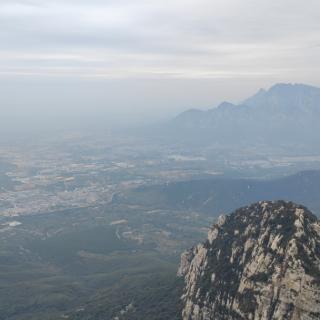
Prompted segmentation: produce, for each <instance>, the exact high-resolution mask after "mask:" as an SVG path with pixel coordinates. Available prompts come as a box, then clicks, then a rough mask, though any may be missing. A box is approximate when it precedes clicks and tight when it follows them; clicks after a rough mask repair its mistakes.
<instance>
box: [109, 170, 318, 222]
mask: <svg viewBox="0 0 320 320" xmlns="http://www.w3.org/2000/svg"><path fill="white" fill-rule="evenodd" d="M319 192H320V171H319V170H310V171H303V172H299V173H297V174H295V175H291V176H287V177H283V178H278V179H272V180H254V179H230V178H224V177H220V178H219V177H217V178H213V179H204V180H190V181H181V182H173V183H168V184H161V185H154V186H144V187H139V188H136V189H133V190H128V191H126V192H124V193H122V194H118V195H116V196H115V197H114V201H115V202H120V203H123V202H124V203H128V204H132V205H148V206H153V207H159V208H170V209H178V210H185V211H190V210H191V211H197V212H203V213H205V214H208V215H211V216H212V215H213V216H214V215H218V214H219V213H221V212H230V211H232V210H235V209H236V208H239V207H241V206H245V205H248V204H250V203H252V202H256V201H259V200H261V199H268V200H277V199H284V200H291V201H295V202H299V203H302V204H303V205H305V206H308V207H310V208H311V209H312V210H314V212H315V213H316V214H320V198H319Z"/></svg>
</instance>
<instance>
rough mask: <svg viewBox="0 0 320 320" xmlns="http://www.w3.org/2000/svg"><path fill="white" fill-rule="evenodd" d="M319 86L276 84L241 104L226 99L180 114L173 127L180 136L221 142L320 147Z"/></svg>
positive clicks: (172, 124) (173, 122)
mask: <svg viewBox="0 0 320 320" xmlns="http://www.w3.org/2000/svg"><path fill="white" fill-rule="evenodd" d="M319 122H320V88H316V87H313V86H308V85H303V84H276V85H274V86H273V87H271V88H270V89H269V90H264V89H261V90H260V91H259V92H258V93H256V94H255V95H254V96H252V97H250V98H248V99H246V100H245V101H243V102H242V103H240V104H238V105H234V104H232V103H229V102H223V103H221V104H220V105H219V106H218V107H216V108H212V109H209V110H206V111H202V110H197V109H191V110H187V111H185V112H183V113H181V114H180V115H178V116H177V117H176V118H175V119H174V120H173V121H172V123H171V128H172V130H173V131H175V132H176V133H177V134H178V135H179V134H180V135H182V136H186V137H189V136H192V137H198V138H201V139H205V140H208V141H212V142H218V143H231V144H241V143H248V142H252V143H266V144H277V145H279V144H284V143H292V144H298V143H299V144H307V145H308V146H316V147H318V148H319V142H320V124H319Z"/></svg>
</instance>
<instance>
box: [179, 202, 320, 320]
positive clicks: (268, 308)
mask: <svg viewBox="0 0 320 320" xmlns="http://www.w3.org/2000/svg"><path fill="white" fill-rule="evenodd" d="M179 275H181V276H184V277H185V289H184V295H183V296H182V300H183V302H184V309H183V319H185V320H187V319H188V320H209V319H215V320H222V319H223V320H247V319H255V320H271V319H277V320H284V319H287V320H294V319H296V320H298V319H310V320H311V319H314V320H315V319H319V318H320V223H319V221H318V220H317V218H316V217H315V216H314V215H313V214H312V213H310V212H309V211H308V210H307V209H306V208H305V207H302V206H299V205H295V204H293V203H291V202H284V201H277V202H259V203H256V204H253V205H251V206H249V207H245V208H241V209H239V210H236V211H235V212H234V213H232V214H231V215H230V216H226V217H221V218H220V219H219V220H218V223H217V224H215V225H214V226H213V227H212V229H211V230H210V231H209V234H208V239H207V241H206V242H205V243H203V244H200V245H198V246H196V247H195V248H193V249H191V250H190V251H187V252H185V253H184V254H183V255H182V259H181V266H180V270H179Z"/></svg>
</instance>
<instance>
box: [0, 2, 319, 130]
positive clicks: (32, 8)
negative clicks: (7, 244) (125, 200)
mask: <svg viewBox="0 0 320 320" xmlns="http://www.w3.org/2000/svg"><path fill="white" fill-rule="evenodd" d="M301 3H302V2H301V1H300V0H294V1H292V0H290V1H289V0H285V1H281V3H274V2H270V1H267V0H263V1H260V2H259V3H257V2H254V1H253V0H245V1H241V3H240V2H239V1H236V0H228V1H222V0H218V1H215V2H214V3H212V2H210V1H208V0H201V1H200V2H199V1H195V0H188V1H181V0H174V1H170V2H162V3H158V2H150V1H146V0H138V1H134V2H132V1H128V0H121V1H108V2H105V1H100V0H94V1H90V3H89V4H88V3H86V2H85V1H82V0H78V1H75V0H74V1H69V2H68V4H66V3H65V2H63V1H61V0H54V1H48V0H42V1H38V0H10V1H8V0H2V1H1V3H0V20H1V25H2V29H1V31H0V39H1V42H0V50H1V51H0V88H1V89H0V90H1V91H0V93H1V94H0V106H1V107H0V108H1V109H0V110H1V114H2V125H5V126H11V125H14V123H23V122H24V121H27V122H28V121H29V122H30V121H31V122H32V121H34V120H36V123H37V125H39V123H41V122H52V121H60V120H61V119H74V120H75V119H77V118H79V119H80V118H81V119H87V118H88V117H89V118H90V117H91V118H92V119H94V118H97V119H100V120H101V119H102V118H103V119H105V121H108V119H109V121H110V122H122V123H131V122H134V123H138V122H141V121H142V122H146V121H157V120H163V119H167V118H170V117H173V116H175V115H176V114H178V113H179V112H181V111H184V110H186V109H189V108H200V109H206V108H211V107H214V106H216V105H217V104H219V103H220V102H221V101H225V100H227V101H230V102H240V101H241V100H243V99H245V98H247V97H248V96H251V95H253V94H254V93H255V92H256V91H257V90H258V89H260V88H269V87H270V86H272V85H273V84H275V83H278V82H294V83H306V84H311V85H315V86H320V76H319V74H320V73H319V72H317V68H318V67H317V66H318V65H319V62H320V61H319V60H320V36H319V34H320V33H319V29H320V22H319V21H320V20H319V18H318V12H320V4H319V2H318V1H315V0H312V1H309V2H308V5H303V6H302V5H301ZM239 26H240V27H239ZM32 123H33V122H32Z"/></svg>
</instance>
